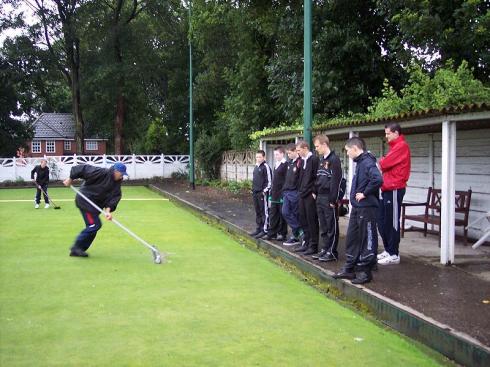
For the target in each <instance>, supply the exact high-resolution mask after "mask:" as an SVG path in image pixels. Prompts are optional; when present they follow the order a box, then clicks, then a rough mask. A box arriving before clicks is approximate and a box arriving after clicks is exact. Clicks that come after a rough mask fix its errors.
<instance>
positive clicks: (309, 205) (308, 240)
mask: <svg viewBox="0 0 490 367" xmlns="http://www.w3.org/2000/svg"><path fill="white" fill-rule="evenodd" d="M296 150H297V152H298V154H299V156H300V157H301V158H302V160H303V167H302V169H301V171H300V174H299V186H298V192H299V220H300V223H301V228H302V229H303V232H304V239H303V243H302V244H301V246H300V247H299V248H297V249H296V250H295V252H300V253H302V254H303V255H313V254H316V253H317V252H318V215H317V211H316V203H315V197H314V192H315V180H316V172H317V171H318V164H319V160H318V157H317V156H315V155H313V153H312V152H310V146H309V145H308V143H307V142H305V141H301V142H299V143H297V144H296Z"/></svg>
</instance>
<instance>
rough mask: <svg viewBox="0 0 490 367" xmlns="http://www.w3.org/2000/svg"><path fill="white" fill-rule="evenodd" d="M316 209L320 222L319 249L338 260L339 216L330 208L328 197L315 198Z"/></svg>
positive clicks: (335, 209) (319, 196)
mask: <svg viewBox="0 0 490 367" xmlns="http://www.w3.org/2000/svg"><path fill="white" fill-rule="evenodd" d="M316 209H317V213H318V220H319V222H320V241H321V243H320V247H321V248H322V249H325V250H326V251H327V252H329V253H331V254H332V255H333V256H335V257H336V258H338V255H339V254H338V252H337V246H338V244H339V216H338V213H337V207H335V208H332V207H331V206H330V202H329V200H328V195H322V194H319V195H318V196H317V198H316Z"/></svg>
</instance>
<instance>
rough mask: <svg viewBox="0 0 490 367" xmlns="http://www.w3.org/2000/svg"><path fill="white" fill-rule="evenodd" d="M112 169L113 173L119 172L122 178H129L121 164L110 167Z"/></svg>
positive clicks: (123, 165)
mask: <svg viewBox="0 0 490 367" xmlns="http://www.w3.org/2000/svg"><path fill="white" fill-rule="evenodd" d="M112 168H114V171H117V172H121V173H122V174H123V176H129V175H128V173H127V172H126V165H125V164H124V163H121V162H116V163H114V165H113V166H112Z"/></svg>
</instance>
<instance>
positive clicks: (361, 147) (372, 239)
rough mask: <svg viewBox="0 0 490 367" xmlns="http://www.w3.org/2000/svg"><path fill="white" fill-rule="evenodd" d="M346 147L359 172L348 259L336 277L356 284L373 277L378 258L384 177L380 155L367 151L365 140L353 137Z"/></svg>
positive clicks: (353, 192) (353, 188)
mask: <svg viewBox="0 0 490 367" xmlns="http://www.w3.org/2000/svg"><path fill="white" fill-rule="evenodd" d="M345 149H346V150H347V154H348V155H349V157H350V158H351V159H353V160H354V162H355V163H356V171H355V175H354V177H353V178H352V184H351V189H350V202H351V205H352V211H351V213H350V219H349V226H348V228H347V238H346V249H345V250H346V255H347V259H346V262H345V265H344V267H343V269H342V270H341V271H340V272H339V273H337V274H335V275H334V276H333V277H334V278H336V279H351V280H352V283H353V284H364V283H367V282H370V281H371V280H372V274H371V269H372V267H373V265H374V264H376V261H377V260H376V254H377V251H378V231H377V226H376V213H377V210H378V205H379V189H380V187H381V185H382V184H383V177H382V176H381V172H380V171H379V169H378V167H377V166H376V158H375V157H374V156H373V155H372V154H371V153H370V152H366V145H365V143H364V140H363V139H361V138H358V137H354V138H351V139H349V140H348V141H347V143H346V146H345ZM355 271H357V274H356V273H355Z"/></svg>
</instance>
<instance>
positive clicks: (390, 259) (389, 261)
mask: <svg viewBox="0 0 490 367" xmlns="http://www.w3.org/2000/svg"><path fill="white" fill-rule="evenodd" d="M399 263H400V256H398V255H389V256H387V257H385V258H384V259H381V260H378V264H379V265H396V264H399Z"/></svg>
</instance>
